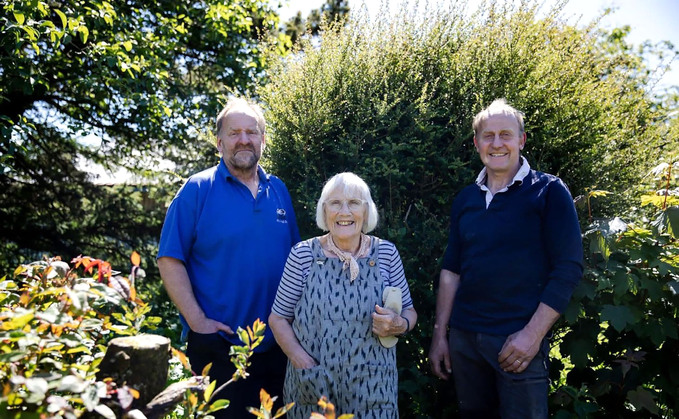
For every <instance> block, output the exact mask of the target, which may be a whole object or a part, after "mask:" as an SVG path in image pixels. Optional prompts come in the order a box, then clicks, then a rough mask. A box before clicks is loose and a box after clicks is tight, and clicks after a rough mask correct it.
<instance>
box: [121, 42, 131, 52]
mask: <svg viewBox="0 0 679 419" xmlns="http://www.w3.org/2000/svg"><path fill="white" fill-rule="evenodd" d="M123 48H125V51H127V52H130V51H132V41H125V42H123Z"/></svg>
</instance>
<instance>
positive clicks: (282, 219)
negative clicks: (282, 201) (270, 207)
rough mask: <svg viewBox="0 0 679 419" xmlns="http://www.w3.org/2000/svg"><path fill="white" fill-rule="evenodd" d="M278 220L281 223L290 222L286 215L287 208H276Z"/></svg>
mask: <svg viewBox="0 0 679 419" xmlns="http://www.w3.org/2000/svg"><path fill="white" fill-rule="evenodd" d="M276 221H278V222H279V223H284V224H287V223H288V220H287V218H286V216H285V210H284V209H283V208H278V209H277V210H276Z"/></svg>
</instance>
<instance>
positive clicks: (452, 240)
mask: <svg viewBox="0 0 679 419" xmlns="http://www.w3.org/2000/svg"><path fill="white" fill-rule="evenodd" d="M463 192H464V191H463ZM463 195H464V193H460V194H459V195H458V196H457V198H456V199H455V200H454V201H453V206H452V208H451V210H450V227H449V229H448V245H447V246H446V251H445V253H444V254H443V262H442V264H441V269H445V270H447V271H451V272H453V273H456V274H459V273H460V270H461V261H460V240H459V235H458V227H459V212H460V209H459V208H460V202H461V199H462V198H461V197H462V196H463Z"/></svg>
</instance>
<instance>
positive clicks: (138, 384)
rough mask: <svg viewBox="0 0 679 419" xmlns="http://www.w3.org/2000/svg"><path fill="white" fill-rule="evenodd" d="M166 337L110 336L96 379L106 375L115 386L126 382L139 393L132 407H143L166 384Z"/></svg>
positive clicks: (167, 357)
mask: <svg viewBox="0 0 679 419" xmlns="http://www.w3.org/2000/svg"><path fill="white" fill-rule="evenodd" d="M169 360H170V339H168V338H166V337H163V336H158V335H137V336H126V337H121V338H115V339H113V340H112V341H111V342H110V343H109V345H108V347H107V348H106V354H105V355H104V359H103V360H102V361H101V364H100V365H99V372H98V373H97V379H98V380H103V379H104V378H107V377H110V378H112V379H113V381H115V383H116V384H117V385H118V387H122V386H123V385H127V386H128V387H131V388H133V389H135V390H137V391H138V392H139V399H138V400H135V401H134V402H133V403H132V405H133V406H134V407H144V406H145V405H146V403H148V402H149V401H150V400H151V399H153V397H154V396H155V395H157V394H158V393H160V392H161V391H162V390H163V389H164V388H165V385H166V384H167V372H168V368H169V365H168V362H169Z"/></svg>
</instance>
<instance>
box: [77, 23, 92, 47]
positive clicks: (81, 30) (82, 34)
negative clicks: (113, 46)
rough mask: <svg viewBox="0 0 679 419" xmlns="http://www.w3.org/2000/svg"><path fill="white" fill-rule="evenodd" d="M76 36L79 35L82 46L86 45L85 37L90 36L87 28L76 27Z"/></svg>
mask: <svg viewBox="0 0 679 419" xmlns="http://www.w3.org/2000/svg"><path fill="white" fill-rule="evenodd" d="M78 34H79V35H80V40H81V41H82V43H83V44H86V43H87V37H88V36H89V35H90V30H89V29H87V26H83V25H81V26H79V27H78Z"/></svg>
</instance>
